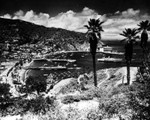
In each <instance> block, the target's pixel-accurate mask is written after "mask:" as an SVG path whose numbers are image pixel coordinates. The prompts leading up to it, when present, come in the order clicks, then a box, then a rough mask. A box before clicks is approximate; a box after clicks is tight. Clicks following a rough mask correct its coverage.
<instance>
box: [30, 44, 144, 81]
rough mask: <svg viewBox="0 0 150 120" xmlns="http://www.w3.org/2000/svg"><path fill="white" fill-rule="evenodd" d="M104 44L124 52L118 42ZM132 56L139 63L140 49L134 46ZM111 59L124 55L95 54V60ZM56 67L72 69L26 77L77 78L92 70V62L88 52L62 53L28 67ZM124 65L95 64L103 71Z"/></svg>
mask: <svg viewBox="0 0 150 120" xmlns="http://www.w3.org/2000/svg"><path fill="white" fill-rule="evenodd" d="M106 44H108V45H109V46H111V47H112V48H113V51H117V52H124V45H123V44H120V42H118V41H116V42H112V41H107V42H106ZM133 52H134V55H133V59H135V60H136V61H140V60H141V59H142V57H143V56H142V49H141V48H140V47H139V46H138V45H135V46H134V51H133ZM104 56H105V57H113V58H122V59H124V55H110V54H102V53H100V52H98V53H97V54H96V58H97V59H98V58H102V57H104ZM48 59H72V60H76V62H74V63H70V62H66V61H57V62H56V61H49V60H48ZM56 66H65V67H67V68H73V69H70V70H66V69H56V70H41V69H39V70H38V69H37V70H29V71H28V75H31V76H34V77H37V76H44V77H45V78H46V77H47V76H48V75H49V74H52V75H53V77H54V79H56V80H61V79H65V78H69V77H78V75H79V74H82V73H85V72H91V71H92V70H93V62H92V56H91V54H90V53H89V52H62V53H58V54H55V55H47V56H46V59H42V60H34V61H33V62H32V64H31V65H30V67H56ZM123 66H126V64H125V63H124V64H122V63H108V62H98V61H97V62H96V68H97V70H99V69H105V68H116V67H123ZM132 66H139V63H134V62H133V64H132ZM77 67H81V69H76V68H77Z"/></svg>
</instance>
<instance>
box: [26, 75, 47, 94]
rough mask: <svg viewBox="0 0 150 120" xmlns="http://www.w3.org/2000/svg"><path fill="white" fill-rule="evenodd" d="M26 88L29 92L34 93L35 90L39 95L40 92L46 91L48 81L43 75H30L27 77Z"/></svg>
mask: <svg viewBox="0 0 150 120" xmlns="http://www.w3.org/2000/svg"><path fill="white" fill-rule="evenodd" d="M25 87H26V90H27V92H28V93H32V92H34V91H36V92H37V94H38V95H39V94H40V92H46V87H47V82H46V80H45V79H44V77H42V76H38V77H32V76H29V77H27V79H26V85H25Z"/></svg>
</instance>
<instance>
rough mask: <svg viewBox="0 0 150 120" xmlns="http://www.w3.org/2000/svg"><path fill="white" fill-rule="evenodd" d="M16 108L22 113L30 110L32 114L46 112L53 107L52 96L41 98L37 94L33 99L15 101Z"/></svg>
mask: <svg viewBox="0 0 150 120" xmlns="http://www.w3.org/2000/svg"><path fill="white" fill-rule="evenodd" d="M15 107H16V110H20V111H19V112H21V113H22V114H25V113H27V112H32V113H34V114H39V113H41V114H46V112H48V111H49V110H50V109H52V108H54V99H53V98H49V97H47V98H43V97H42V96H38V97H37V98H35V99H30V100H28V99H21V100H17V101H16V102H15Z"/></svg>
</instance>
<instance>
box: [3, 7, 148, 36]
mask: <svg viewBox="0 0 150 120" xmlns="http://www.w3.org/2000/svg"><path fill="white" fill-rule="evenodd" d="M1 17H3V18H8V19H21V20H24V21H28V22H32V23H35V24H38V25H44V26H46V27H57V28H63V29H67V30H71V31H78V32H86V31H87V30H86V28H84V27H83V26H84V25H86V24H87V23H88V21H89V19H90V18H100V19H101V20H102V21H105V23H104V24H103V29H104V31H105V32H103V33H102V38H103V39H120V38H121V37H120V36H119V33H120V32H121V31H122V30H124V28H135V27H137V24H138V23H139V22H140V21H142V20H145V19H150V16H149V15H148V14H146V13H145V14H141V11H140V10H134V9H132V8H129V9H127V10H126V11H122V12H121V11H116V12H115V13H112V14H111V15H107V14H105V15H100V14H98V13H97V12H96V11H95V10H93V9H90V8H88V7H85V8H83V10H82V11H80V12H74V11H72V10H69V11H67V12H62V13H59V14H58V15H56V16H55V17H51V16H50V15H49V14H48V13H38V14H37V13H36V12H34V11H33V10H30V11H27V12H24V11H22V10H19V11H17V12H15V13H14V15H10V14H5V15H3V16H1Z"/></svg>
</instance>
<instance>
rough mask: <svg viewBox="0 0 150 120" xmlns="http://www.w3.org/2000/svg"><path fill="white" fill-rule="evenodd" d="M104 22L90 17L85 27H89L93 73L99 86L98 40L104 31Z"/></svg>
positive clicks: (95, 83)
mask: <svg viewBox="0 0 150 120" xmlns="http://www.w3.org/2000/svg"><path fill="white" fill-rule="evenodd" d="M103 23H104V22H101V21H100V20H99V19H90V21H88V25H85V27H86V28H87V29H88V31H87V35H88V38H89V43H90V52H91V54H92V58H93V73H94V85H95V87H97V75H96V59H95V55H96V50H97V44H98V40H100V39H101V31H103V29H102V26H101V25H102V24H103Z"/></svg>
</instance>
